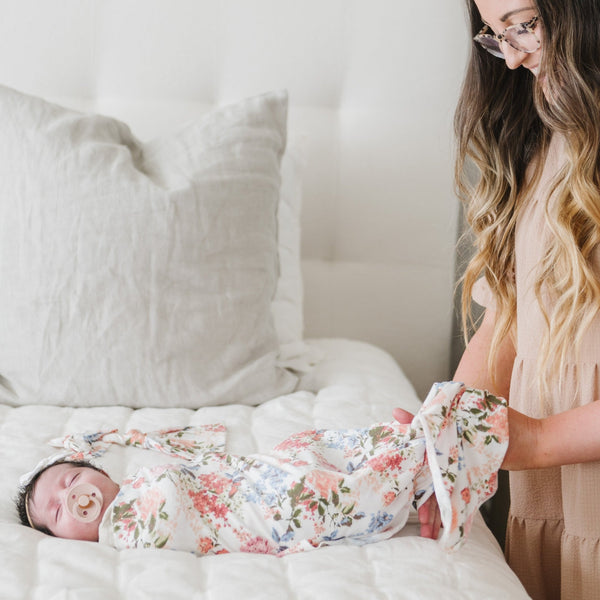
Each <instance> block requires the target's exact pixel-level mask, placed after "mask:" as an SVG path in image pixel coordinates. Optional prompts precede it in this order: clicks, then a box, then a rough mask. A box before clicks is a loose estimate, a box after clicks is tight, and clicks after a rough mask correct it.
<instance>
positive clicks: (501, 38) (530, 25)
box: [473, 15, 542, 58]
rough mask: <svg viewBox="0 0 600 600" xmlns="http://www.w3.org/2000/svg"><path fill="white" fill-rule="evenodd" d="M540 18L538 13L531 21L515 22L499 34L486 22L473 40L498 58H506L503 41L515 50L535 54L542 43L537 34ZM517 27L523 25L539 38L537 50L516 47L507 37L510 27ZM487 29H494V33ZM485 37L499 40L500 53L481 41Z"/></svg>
mask: <svg viewBox="0 0 600 600" xmlns="http://www.w3.org/2000/svg"><path fill="white" fill-rule="evenodd" d="M539 20H540V17H539V15H536V16H535V17H532V18H531V19H529V21H525V23H515V24H514V25H510V26H509V27H507V28H506V29H505V30H504V31H503V32H502V33H499V34H495V33H494V32H493V31H492V28H491V27H490V26H489V25H488V24H487V23H484V25H483V27H482V28H481V31H480V32H479V33H478V34H477V35H476V36H474V37H473V40H474V41H476V42H477V43H478V44H479V45H480V46H481V47H482V48H483V49H484V50H486V51H487V52H489V53H490V54H491V55H492V56H495V57H497V58H505V56H504V52H502V49H501V48H500V43H501V42H506V43H507V44H508V45H509V46H510V47H511V48H513V50H516V51H517V52H524V53H525V54H533V53H534V52H537V51H538V50H539V48H540V46H541V44H542V43H541V41H540V40H539V38H538V37H537V36H536V35H535V28H536V26H537V24H538V22H539ZM516 27H523V28H524V29H525V30H526V31H527V32H528V33H531V35H533V37H534V38H535V39H536V40H537V48H536V49H535V50H522V49H521V48H515V47H514V46H513V45H512V44H511V43H510V41H509V40H507V39H506V32H507V31H508V30H509V29H515V28H516ZM486 29H489V30H490V31H492V33H485V31H486ZM483 37H486V38H492V39H493V40H495V41H496V42H498V54H496V53H494V52H492V50H491V49H490V48H488V47H486V46H485V45H484V44H482V43H481V41H480V40H481V38H483Z"/></svg>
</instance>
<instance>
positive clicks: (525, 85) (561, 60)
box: [455, 0, 600, 395]
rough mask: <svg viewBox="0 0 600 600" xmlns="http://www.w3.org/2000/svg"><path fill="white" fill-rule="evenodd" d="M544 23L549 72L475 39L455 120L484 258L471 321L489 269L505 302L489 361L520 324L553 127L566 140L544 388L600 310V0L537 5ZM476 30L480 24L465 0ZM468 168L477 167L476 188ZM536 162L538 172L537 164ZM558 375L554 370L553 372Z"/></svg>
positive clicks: (461, 179)
mask: <svg viewBox="0 0 600 600" xmlns="http://www.w3.org/2000/svg"><path fill="white" fill-rule="evenodd" d="M532 5H533V6H535V9H536V13H537V14H538V15H539V17H540V25H538V27H540V26H541V27H542V28H543V42H542V57H541V63H540V67H541V69H540V72H541V74H542V75H543V77H544V82H543V86H544V88H545V94H544V90H543V89H542V85H540V81H537V80H536V78H535V77H534V76H533V74H532V73H530V72H529V71H527V70H526V69H523V68H519V69H516V70H514V71H511V70H510V69H508V68H507V66H506V64H505V63H504V61H502V60H500V59H498V58H496V57H494V56H492V55H491V54H489V53H488V52H486V51H485V50H483V49H482V48H479V47H477V46H476V44H475V43H474V44H473V47H472V50H471V57H470V60H469V64H468V67H467V72H466V76H465V81H464V84H463V89H462V94H461V97H460V100H459V103H458V107H457V110H456V115H455V131H456V136H457V141H458V148H457V161H456V183H457V190H458V194H459V197H460V198H461V200H462V201H463V203H464V205H465V214H466V217H467V221H468V223H469V225H470V227H471V230H472V231H473V232H474V234H475V255H474V257H473V258H472V260H471V261H470V263H469V265H468V267H467V269H466V272H465V275H464V278H463V296H462V318H463V329H464V331H465V335H466V332H467V331H468V327H469V326H470V325H472V322H473V321H472V316H471V292H472V288H473V284H474V283H475V281H476V280H477V279H478V278H479V277H480V276H482V275H484V276H485V277H486V279H487V281H488V283H489V284H490V286H491V288H492V290H493V291H494V295H495V298H496V302H497V320H496V329H495V333H494V337H493V341H492V350H491V353H490V357H489V365H488V366H489V368H490V371H491V373H492V376H494V368H493V365H494V364H495V357H496V356H497V352H498V348H499V346H500V343H501V342H502V340H503V339H505V338H506V336H512V337H513V340H514V334H515V325H516V283H515V277H514V268H515V262H514V261H515V256H514V248H515V224H516V219H517V216H518V213H519V210H520V208H521V207H522V205H523V200H524V199H525V198H526V196H527V194H528V192H530V191H531V189H532V188H533V187H534V186H535V183H536V181H537V180H538V179H539V175H540V173H541V167H542V166H543V162H544V157H545V155H546V153H547V150H548V147H549V143H550V138H551V136H552V134H553V133H555V132H557V133H559V134H561V135H562V136H563V137H564V139H565V149H566V154H567V156H566V159H567V161H566V164H565V166H564V167H563V168H562V169H561V170H560V172H559V173H557V175H556V177H555V179H554V181H553V184H552V193H551V194H550V195H549V200H551V201H549V202H547V206H546V222H547V226H548V228H549V232H550V236H548V239H549V241H548V244H547V246H546V247H545V248H544V255H543V259H542V261H541V263H540V264H539V269H538V272H537V274H536V277H537V279H536V283H535V293H536V296H537V300H538V302H539V303H540V307H541V309H542V313H543V315H544V317H545V321H546V331H545V334H544V338H543V339H544V342H543V345H542V348H541V349H540V355H539V363H538V385H539V386H540V391H541V392H542V393H543V394H544V395H547V394H548V391H549V386H548V385H547V384H548V382H550V381H552V382H555V383H557V384H558V385H559V387H560V385H561V384H562V380H561V379H560V375H559V377H558V381H557V380H556V377H555V375H556V374H562V373H563V372H564V369H563V367H564V365H565V363H566V361H567V356H569V355H570V353H571V352H572V350H573V349H575V356H576V355H577V349H578V348H579V342H580V341H581V338H582V336H583V334H584V332H585V331H586V328H587V327H588V326H589V324H590V321H591V320H592V319H593V317H594V316H595V315H596V314H597V313H598V310H599V309H600V285H599V281H598V279H599V277H598V274H597V273H596V272H594V268H593V264H592V257H593V253H594V249H595V248H596V247H597V245H598V243H599V242H600V1H599V0H571V1H570V2H564V1H563V0H537V1H536V2H533V0H532ZM467 7H468V13H469V17H470V22H471V35H472V36H474V35H476V34H477V32H478V31H479V30H480V29H481V27H482V20H481V16H480V14H479V11H478V9H477V7H476V5H475V4H474V2H473V0H467ZM469 163H474V164H475V166H476V167H477V169H478V172H479V173H478V175H479V176H478V178H477V181H476V183H474V184H473V183H469V177H468V176H467V173H466V172H467V171H469V168H468V167H469ZM530 165H533V166H536V165H537V168H534V169H531V170H529V171H528V167H529V166H530ZM553 375H554V376H553Z"/></svg>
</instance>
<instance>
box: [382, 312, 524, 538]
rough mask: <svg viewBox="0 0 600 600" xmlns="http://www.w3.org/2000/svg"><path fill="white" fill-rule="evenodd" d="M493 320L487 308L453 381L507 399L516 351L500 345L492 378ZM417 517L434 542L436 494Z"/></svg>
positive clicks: (399, 415)
mask: <svg viewBox="0 0 600 600" xmlns="http://www.w3.org/2000/svg"><path fill="white" fill-rule="evenodd" d="M495 319H496V313H495V311H493V310H490V309H489V308H488V309H486V311H485V314H484V317H483V321H482V322H481V325H480V326H479V328H478V329H477V331H476V332H475V334H474V335H473V337H472V338H471V339H470V340H469V343H468V344H467V347H466V349H465V351H464V353H463V355H462V358H461V360H460V363H459V365H458V368H457V369H456V373H455V374H454V381H461V382H463V383H464V384H465V385H467V386H469V387H474V388H478V389H486V390H488V391H490V392H491V393H493V394H495V395H497V396H502V397H503V398H508V392H509V389H510V376H511V372H512V366H513V362H514V360H515V349H514V346H513V344H512V342H511V341H510V340H504V341H503V342H502V344H501V346H500V348H499V349H498V354H497V356H496V377H495V378H492V376H491V374H490V372H489V368H488V355H489V352H490V348H491V345H492V337H493V334H494V323H495ZM517 414H518V413H517ZM394 417H395V418H396V419H397V420H398V421H400V423H410V422H411V421H412V417H413V415H411V414H410V413H408V412H407V411H405V410H403V409H400V408H397V409H395V410H394ZM518 454H520V452H518ZM418 515H419V522H420V524H421V536H422V537H426V538H432V539H437V537H438V534H439V532H440V527H441V524H442V520H441V517H440V510H439V507H438V504H437V500H436V498H435V495H433V496H431V497H430V498H429V500H427V502H425V504H423V505H422V506H421V508H420V509H419V511H418Z"/></svg>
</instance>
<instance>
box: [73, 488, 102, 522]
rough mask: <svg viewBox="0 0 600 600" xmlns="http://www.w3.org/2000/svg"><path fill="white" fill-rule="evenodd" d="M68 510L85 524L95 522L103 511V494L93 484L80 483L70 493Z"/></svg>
mask: <svg viewBox="0 0 600 600" xmlns="http://www.w3.org/2000/svg"><path fill="white" fill-rule="evenodd" d="M67 510H68V511H69V512H70V513H71V514H72V515H73V516H74V517H75V518H76V519H77V520H78V521H82V522H83V523H90V522H92V521H95V520H96V519H97V518H98V517H99V516H100V511H101V510H102V493H101V492H100V490H99V489H98V488H97V487H96V486H95V485H92V484H91V483H79V484H77V485H74V486H73V487H72V488H71V489H70V490H69V492H68V496H67Z"/></svg>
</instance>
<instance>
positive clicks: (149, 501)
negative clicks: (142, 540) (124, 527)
mask: <svg viewBox="0 0 600 600" xmlns="http://www.w3.org/2000/svg"><path fill="white" fill-rule="evenodd" d="M164 501H165V499H164V497H163V495H162V494H161V493H160V491H159V490H156V489H150V490H148V492H147V493H146V494H144V495H143V496H142V497H141V498H140V499H139V500H138V501H137V509H138V514H139V515H140V519H141V520H142V521H144V522H145V521H147V520H148V518H149V517H151V516H154V517H155V518H156V516H157V515H158V509H159V508H160V505H161V504H162V503H163V502H164Z"/></svg>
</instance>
